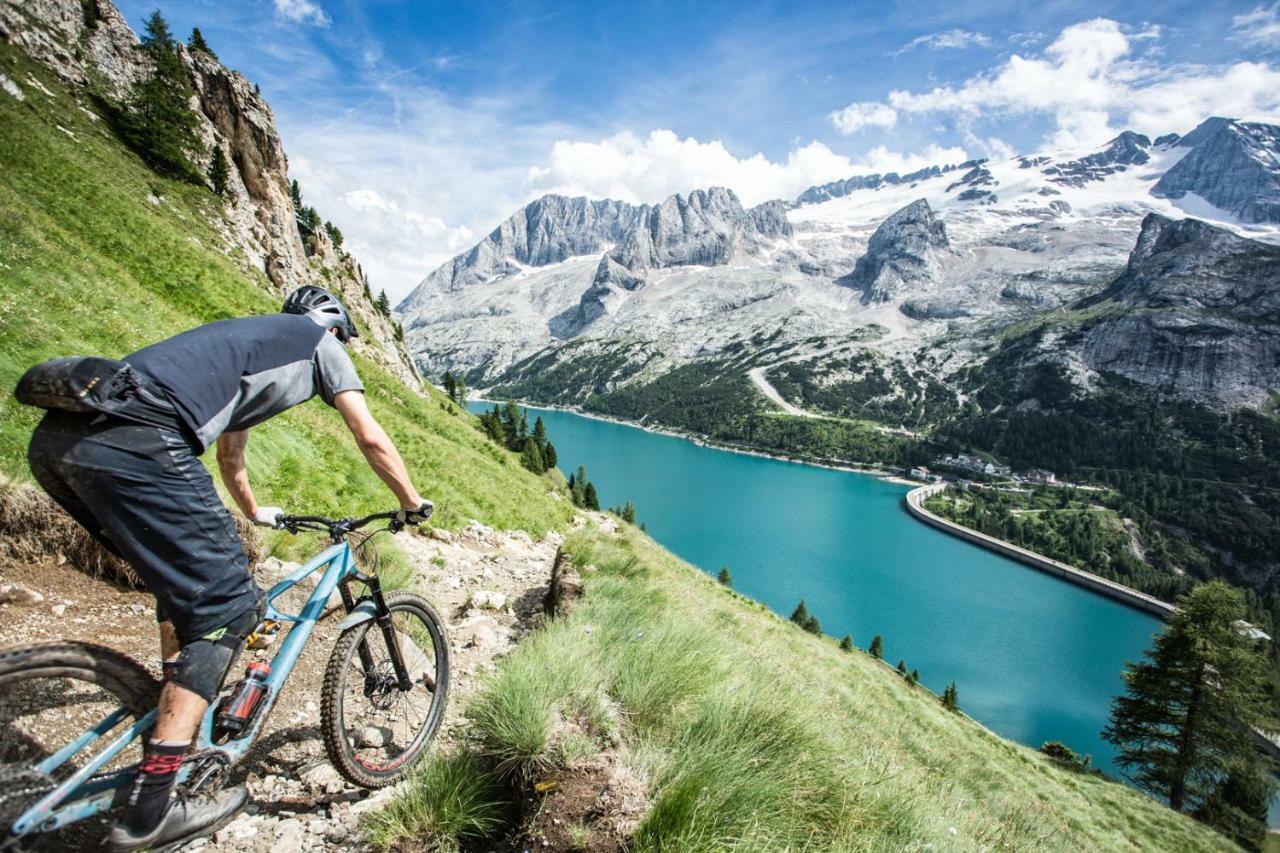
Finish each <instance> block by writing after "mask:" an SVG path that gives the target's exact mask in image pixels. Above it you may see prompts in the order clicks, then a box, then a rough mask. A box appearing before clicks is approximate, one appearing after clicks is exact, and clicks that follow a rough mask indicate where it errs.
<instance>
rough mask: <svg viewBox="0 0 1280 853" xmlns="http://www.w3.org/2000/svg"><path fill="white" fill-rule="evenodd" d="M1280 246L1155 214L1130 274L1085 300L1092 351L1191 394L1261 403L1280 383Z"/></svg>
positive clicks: (1134, 374)
mask: <svg viewBox="0 0 1280 853" xmlns="http://www.w3.org/2000/svg"><path fill="white" fill-rule="evenodd" d="M1278 285H1280V248H1278V247H1276V246H1271V245H1268V244H1265V243H1260V242H1258V241H1256V240H1250V239H1247V238H1245V237H1240V236H1238V235H1236V234H1233V233H1232V232H1230V231H1227V230H1226V229H1223V228H1218V227H1216V226H1213V225H1209V224H1208V223H1205V222H1201V221H1199V220H1196V219H1184V220H1180V221H1175V220H1171V219H1167V218H1165V217H1163V216H1159V215H1157V214H1150V215H1148V216H1147V218H1146V219H1145V220H1144V221H1143V224H1142V233H1141V234H1140V235H1139V237H1138V242H1137V245H1136V246H1134V249H1133V252H1132V254H1131V255H1130V258H1129V264H1128V266H1127V267H1126V269H1125V271H1124V273H1123V274H1122V275H1121V276H1120V277H1119V278H1117V279H1116V280H1115V282H1113V283H1112V284H1111V285H1110V286H1109V287H1108V288H1107V289H1106V290H1105V291H1103V293H1101V294H1099V295H1098V296H1097V297H1094V298H1093V299H1090V300H1087V301H1086V302H1085V303H1082V307H1092V306H1096V307H1098V308H1099V309H1102V310H1104V311H1105V310H1106V309H1107V308H1110V309H1111V310H1110V311H1109V312H1106V313H1104V315H1103V317H1102V318H1101V319H1100V320H1098V321H1096V322H1094V323H1092V324H1091V325H1088V326H1086V328H1085V329H1084V335H1083V338H1082V340H1081V341H1080V343H1079V353H1080V356H1081V358H1082V360H1083V361H1084V362H1085V363H1086V364H1088V365H1089V366H1090V367H1091V368H1093V369H1094V370H1097V371H1100V372H1102V371H1109V372H1112V373H1116V374H1119V375H1121V376H1124V377H1126V378H1128V379H1131V380H1133V381H1135V382H1138V383H1140V384H1143V385H1148V386H1155V387H1159V388H1162V389H1166V390H1168V391H1169V392H1171V393H1174V394H1177V395H1179V396H1182V397H1187V398H1190V399H1195V400H1200V401H1204V402H1209V403H1216V404H1221V405H1227V406H1232V405H1259V404H1261V403H1263V402H1265V401H1266V400H1267V399H1268V398H1269V397H1270V395H1271V394H1272V393H1273V392H1274V391H1275V390H1277V389H1280V286H1278Z"/></svg>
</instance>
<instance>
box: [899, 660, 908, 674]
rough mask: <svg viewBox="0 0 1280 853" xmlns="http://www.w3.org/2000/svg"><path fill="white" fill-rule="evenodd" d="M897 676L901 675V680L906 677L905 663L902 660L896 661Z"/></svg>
mask: <svg viewBox="0 0 1280 853" xmlns="http://www.w3.org/2000/svg"><path fill="white" fill-rule="evenodd" d="M898 675H901V676H902V677H903V678H905V677H906V675H907V662H906V661H904V660H900V661H898Z"/></svg>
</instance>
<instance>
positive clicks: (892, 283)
mask: <svg viewBox="0 0 1280 853" xmlns="http://www.w3.org/2000/svg"><path fill="white" fill-rule="evenodd" d="M950 246H951V243H950V241H949V240H948V239H947V229H946V226H945V225H943V224H942V220H941V219H938V218H937V217H936V216H934V215H933V208H931V207H929V202H927V201H925V200H924V199H918V200H916V201H913V202H912V203H911V204H909V205H907V206H906V207H904V208H902V209H901V210H899V211H898V212H896V213H894V214H893V215H892V216H890V217H889V218H888V219H886V220H885V221H884V222H882V223H880V227H878V228H876V230H875V233H874V234H872V235H871V241H870V242H869V243H868V244H867V253H866V254H865V255H863V256H862V257H861V258H859V259H858V262H857V264H856V265H855V266H854V268H853V272H851V273H849V275H847V276H845V277H843V278H841V279H840V280H839V281H840V283H841V284H845V285H848V286H849V287H852V288H854V289H856V290H861V291H862V301H863V302H864V303H866V302H887V301H888V300H890V299H893V298H895V297H897V296H900V295H902V294H903V293H905V292H907V291H909V290H913V289H915V288H917V287H920V286H922V285H923V286H927V285H928V284H929V283H930V282H931V281H932V280H933V278H934V277H935V276H936V275H937V274H938V272H939V269H940V266H941V260H942V257H941V256H942V255H943V254H945V253H947V252H948V251H949V249H950Z"/></svg>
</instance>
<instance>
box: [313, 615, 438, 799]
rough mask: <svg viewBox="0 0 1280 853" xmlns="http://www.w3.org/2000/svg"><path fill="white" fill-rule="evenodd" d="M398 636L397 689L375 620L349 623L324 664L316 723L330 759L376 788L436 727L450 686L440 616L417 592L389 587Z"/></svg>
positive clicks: (404, 767)
mask: <svg viewBox="0 0 1280 853" xmlns="http://www.w3.org/2000/svg"><path fill="white" fill-rule="evenodd" d="M386 601H387V607H388V608H389V609H390V610H391V618H392V625H393V628H394V637H395V641H396V644H397V645H398V647H399V649H400V653H401V656H402V657H403V658H404V662H405V668H406V669H407V670H408V673H409V681H410V685H409V689H408V690H401V689H400V685H399V683H398V679H397V678H396V674H395V667H394V665H393V664H392V661H391V654H390V650H389V648H388V644H387V640H386V638H385V635H384V633H383V630H382V626H380V625H379V624H378V623H377V621H376V620H373V619H370V620H368V621H366V622H362V623H361V624H359V625H356V626H354V627H351V628H348V629H347V630H346V631H344V632H343V633H342V636H341V637H339V638H338V644H337V646H335V647H334V650H333V654H332V655H331V656H330V658H329V665H328V668H327V669H326V670H325V676H324V689H323V692H322V694H321V710H320V728H321V729H322V730H323V732H324V745H325V751H326V752H327V753H328V755H329V760H330V762H332V763H333V766H334V767H335V768H336V769H337V770H338V772H339V773H341V774H342V775H343V776H344V777H346V778H347V779H348V780H349V781H351V782H352V783H354V784H356V785H360V786H361V787H365V788H381V787H384V786H386V785H390V784H392V783H393V782H396V781H397V780H399V779H401V778H403V777H404V775H405V774H406V773H407V772H408V771H409V769H410V768H411V767H412V766H413V765H414V764H416V763H417V762H418V760H419V759H421V758H422V756H423V755H424V754H425V753H426V748H427V746H428V745H429V744H430V742H431V738H432V737H434V736H435V733H436V730H437V729H439V728H440V721H441V720H442V719H443V717H444V707H445V700H446V698H447V696H448V693H449V643H448V640H447V639H446V637H445V631H444V622H443V621H442V620H441V619H440V617H439V615H438V614H437V613H436V611H435V609H434V608H433V607H432V606H431V604H430V603H429V602H428V601H427V600H426V599H425V598H423V597H422V596H420V595H414V594H413V593H407V592H397V593H391V594H390V595H388V596H387V598H386Z"/></svg>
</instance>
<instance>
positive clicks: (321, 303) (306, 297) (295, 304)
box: [281, 284, 360, 344]
mask: <svg viewBox="0 0 1280 853" xmlns="http://www.w3.org/2000/svg"><path fill="white" fill-rule="evenodd" d="M281 310H282V311H284V313H286V314H302V315H304V316H306V317H310V318H311V319H312V320H314V321H315V322H316V323H317V324H318V325H321V326H323V327H324V328H326V329H337V330H338V340H340V341H342V342H343V343H344V344H345V343H346V342H347V341H349V340H351V339H352V338H356V337H359V336H360V333H359V332H357V331H356V324H355V323H354V322H353V321H352V320H351V315H350V314H349V313H347V308H346V306H345V305H343V304H342V302H340V301H339V300H338V297H336V296H334V295H333V294H332V293H330V292H329V291H327V290H325V289H324V288H323V287H316V286H315V285H314V284H304V285H303V286H302V287H299V288H298V289H297V290H295V291H294V292H293V293H290V294H289V298H288V299H286V300H285V301H284V308H282V309H281Z"/></svg>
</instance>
